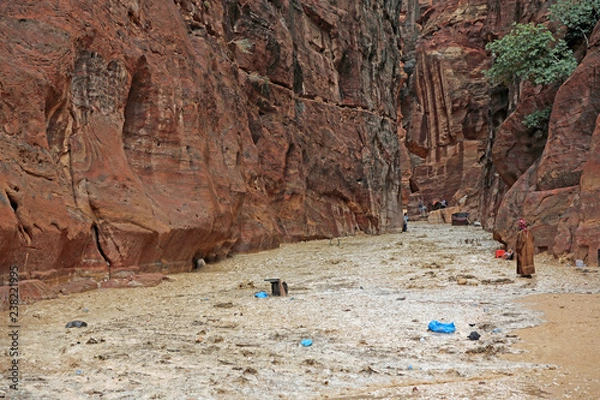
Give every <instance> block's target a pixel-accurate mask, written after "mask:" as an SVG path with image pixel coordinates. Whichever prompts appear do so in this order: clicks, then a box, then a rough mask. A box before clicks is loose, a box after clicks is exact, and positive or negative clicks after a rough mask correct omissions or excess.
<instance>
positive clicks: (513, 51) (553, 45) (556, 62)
mask: <svg viewBox="0 0 600 400" xmlns="http://www.w3.org/2000/svg"><path fill="white" fill-rule="evenodd" d="M486 49H487V50H489V51H491V52H492V55H493V57H494V58H493V62H492V67H491V68H490V69H489V70H487V71H485V72H484V73H485V75H486V76H488V77H489V78H491V79H492V81H493V82H495V83H500V84H504V85H508V84H509V83H510V82H511V81H512V80H513V79H514V78H519V79H524V80H528V81H531V82H532V83H534V84H536V85H540V84H542V85H543V84H549V83H554V82H561V81H563V80H565V79H566V78H567V77H569V75H571V73H572V72H573V70H574V69H575V67H576V66H577V61H576V60H575V57H574V56H573V52H572V51H571V50H570V49H569V47H568V46H567V44H566V43H565V41H564V40H560V39H556V38H554V36H553V35H552V32H550V31H549V30H548V28H546V27H545V26H544V25H535V24H532V23H529V24H515V25H514V26H513V29H512V30H511V31H510V32H509V33H508V34H507V35H506V36H504V37H503V38H501V39H498V40H495V41H493V42H491V43H488V44H487V45H486Z"/></svg>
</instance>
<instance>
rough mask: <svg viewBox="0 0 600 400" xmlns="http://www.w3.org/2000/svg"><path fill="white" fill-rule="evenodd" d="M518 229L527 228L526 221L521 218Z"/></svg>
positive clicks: (523, 229)
mask: <svg viewBox="0 0 600 400" xmlns="http://www.w3.org/2000/svg"><path fill="white" fill-rule="evenodd" d="M519 229H520V230H522V231H525V230H527V221H525V220H524V219H523V218H521V219H520V220H519Z"/></svg>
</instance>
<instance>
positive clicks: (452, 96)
mask: <svg viewBox="0 0 600 400" xmlns="http://www.w3.org/2000/svg"><path fill="white" fill-rule="evenodd" d="M550 4H551V3H549V2H540V1H527V2H513V1H499V0H489V1H471V2H463V1H457V0H448V1H439V2H436V1H434V2H418V1H417V0H411V1H409V2H407V3H405V4H404V5H403V10H402V16H401V31H402V38H403V41H404V42H403V50H404V55H403V62H404V67H405V71H406V73H407V74H408V75H409V76H408V78H406V79H404V80H403V86H402V87H401V95H400V101H399V105H400V114H401V116H402V117H403V118H402V120H401V122H402V129H401V132H402V137H404V138H405V140H404V143H403V150H405V151H406V152H407V153H408V155H407V157H406V159H405V160H403V168H406V170H404V171H403V172H404V173H403V180H402V185H403V188H402V189H403V193H404V194H405V199H408V207H409V212H410V213H411V214H413V215H416V214H417V213H418V208H417V205H418V203H419V201H423V202H424V203H425V204H431V203H433V202H434V201H436V200H437V201H439V200H441V199H443V198H445V199H446V200H448V201H449V202H450V205H451V206H456V207H459V209H460V210H461V211H465V212H469V213H470V214H471V219H472V220H479V221H481V223H482V225H483V226H484V228H486V229H488V230H492V231H493V232H494V236H495V238H496V239H497V240H499V241H501V242H503V243H505V244H506V245H507V246H509V247H512V246H514V241H515V237H516V232H517V229H516V228H517V221H518V220H519V219H520V218H525V219H526V220H527V221H528V222H529V224H530V227H531V230H532V232H533V233H534V235H535V237H536V247H537V250H538V251H548V252H550V253H551V254H554V255H556V256H563V255H564V256H566V257H568V258H578V259H583V260H585V261H586V262H588V263H590V264H593V265H596V263H597V262H598V253H599V251H600V250H599V249H600V242H599V241H598V239H596V238H597V237H599V234H600V231H599V229H600V228H598V227H599V226H600V221H599V219H598V212H599V210H600V203H599V202H598V200H597V199H598V198H600V187H599V184H598V178H597V176H598V172H599V171H598V160H597V155H596V153H595V151H597V149H598V147H597V146H598V144H597V142H598V138H597V137H596V136H597V134H598V129H599V128H597V127H598V122H597V118H598V114H599V113H600V106H599V101H600V100H599V99H600V92H599V87H598V82H599V81H600V71H599V70H598V65H600V63H599V59H598V57H600V56H599V55H598V36H599V35H600V33H599V32H598V31H599V30H600V28H599V27H598V26H597V27H596V30H595V31H594V33H593V34H592V36H591V38H590V40H589V43H587V44H585V45H584V46H581V45H580V46H578V47H577V48H575V50H576V54H577V56H578V58H579V60H580V64H579V66H578V67H577V69H576V70H575V72H574V73H573V75H572V76H571V77H570V78H569V79H568V80H567V81H566V82H564V83H563V84H557V85H548V86H533V85H531V84H529V83H526V82H520V83H519V82H515V83H513V84H512V85H511V86H509V87H502V86H490V85H489V84H488V82H487V81H486V79H485V78H484V77H483V74H482V72H483V70H485V69H489V68H490V66H491V57H490V55H489V54H486V52H485V50H484V49H485V45H486V43H488V42H490V41H492V40H495V39H498V38H500V37H502V36H504V35H505V34H506V33H507V32H508V31H509V30H510V29H511V26H512V24H513V23H515V22H521V23H527V22H536V23H548V18H547V14H548V7H549V5H550ZM550 27H551V28H552V29H554V28H556V27H555V26H552V24H550ZM407 67H408V68H407ZM545 108H551V110H552V112H551V117H550V123H549V128H548V129H547V131H546V130H543V129H541V130H540V129H529V128H527V127H525V126H524V124H523V118H524V117H525V116H526V115H528V114H530V113H532V112H533V111H536V110H542V109H545Z"/></svg>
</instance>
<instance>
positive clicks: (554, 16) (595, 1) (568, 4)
mask: <svg viewBox="0 0 600 400" xmlns="http://www.w3.org/2000/svg"><path fill="white" fill-rule="evenodd" d="M550 19H551V20H553V21H555V22H560V23H562V24H563V25H564V26H565V27H566V28H567V32H566V35H565V38H566V39H567V40H570V39H577V38H581V37H583V38H585V40H586V42H587V40H588V35H589V34H590V32H591V31H592V29H594V26H596V24H597V23H598V20H599V19H600V0H579V1H576V0H559V1H557V2H556V3H554V4H553V5H552V6H550Z"/></svg>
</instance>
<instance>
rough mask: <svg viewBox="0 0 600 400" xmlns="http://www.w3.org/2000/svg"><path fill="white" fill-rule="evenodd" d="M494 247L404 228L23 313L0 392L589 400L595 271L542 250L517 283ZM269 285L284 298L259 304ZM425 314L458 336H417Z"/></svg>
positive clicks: (449, 229)
mask: <svg viewBox="0 0 600 400" xmlns="http://www.w3.org/2000/svg"><path fill="white" fill-rule="evenodd" d="M496 248H498V243H496V242H494V241H493V240H492V238H491V235H490V234H489V233H487V232H485V231H483V230H482V229H481V228H477V227H472V226H469V227H458V226H455V227H453V226H449V225H430V224H427V223H411V224H410V227H409V231H408V232H405V233H394V234H385V235H378V236H370V235H359V236H354V237H347V238H343V239H341V241H340V244H339V245H338V242H337V240H333V241H329V240H321V241H312V242H306V243H298V244H288V245H283V246H281V248H279V249H276V250H272V251H265V252H261V253H257V254H249V255H236V256H234V257H231V258H228V259H226V260H224V261H222V262H220V263H216V264H209V265H206V266H205V267H203V268H202V269H201V270H200V271H198V272H194V273H188V274H179V275H172V276H169V280H168V281H165V282H163V283H162V284H160V285H159V286H157V287H153V288H132V289H104V290H97V291H93V292H87V293H81V294H75V295H69V296H64V297H60V298H58V299H55V300H49V301H43V302H39V303H36V304H32V305H22V306H20V310H19V311H20V320H19V322H20V328H19V343H18V344H19V353H20V354H19V356H20V358H19V386H18V387H19V389H18V395H17V392H15V390H12V389H10V388H9V383H10V382H9V380H8V374H9V373H8V372H7V369H8V368H9V366H10V363H11V357H9V353H8V348H9V347H10V343H9V339H10V337H9V336H8V335H2V337H1V340H0V345H1V346H2V348H4V349H7V350H6V351H5V352H3V354H2V358H1V359H0V362H1V363H2V365H3V366H5V367H3V370H4V381H3V384H2V386H1V388H2V390H3V391H0V397H1V395H2V394H3V395H4V397H5V398H14V399H18V398H20V399H36V400H42V399H61V400H62V399H503V400H504V399H563V398H564V399H597V398H600V343H599V341H600V340H599V337H600V319H599V318H600V273H599V272H598V267H596V266H594V267H592V266H590V267H584V268H575V267H574V266H569V265H567V264H561V263H559V262H558V261H557V260H555V259H553V258H551V257H549V256H547V255H544V254H542V255H539V256H537V258H536V268H537V274H536V276H535V277H534V278H532V279H525V278H518V277H517V276H516V275H515V263H514V261H505V260H501V259H496V258H494V250H495V249H496ZM267 278H281V279H283V280H285V281H286V282H287V283H288V285H289V295H288V296H287V297H272V296H270V297H268V298H264V299H260V298H257V297H255V293H257V292H259V291H263V290H264V291H266V292H269V293H270V285H269V283H268V282H265V279H267ZM3 318H4V319H5V321H7V320H8V313H6V312H5V313H3ZM73 320H83V321H85V322H86V323H87V324H88V325H87V327H83V328H72V329H66V328H65V325H66V324H67V323H68V322H69V321H73ZM432 320H438V321H441V322H454V324H455V326H456V332H455V333H453V334H442V333H434V332H431V331H428V329H427V327H428V324H429V322H430V321H432ZM6 329H7V331H8V322H7V323H6ZM472 331H476V332H478V333H479V334H480V335H481V337H480V339H479V340H477V341H471V340H468V339H467V336H468V335H469V334H470V333H471V332H472ZM303 339H310V340H312V345H311V346H308V347H304V346H302V345H301V341H302V340H303Z"/></svg>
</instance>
